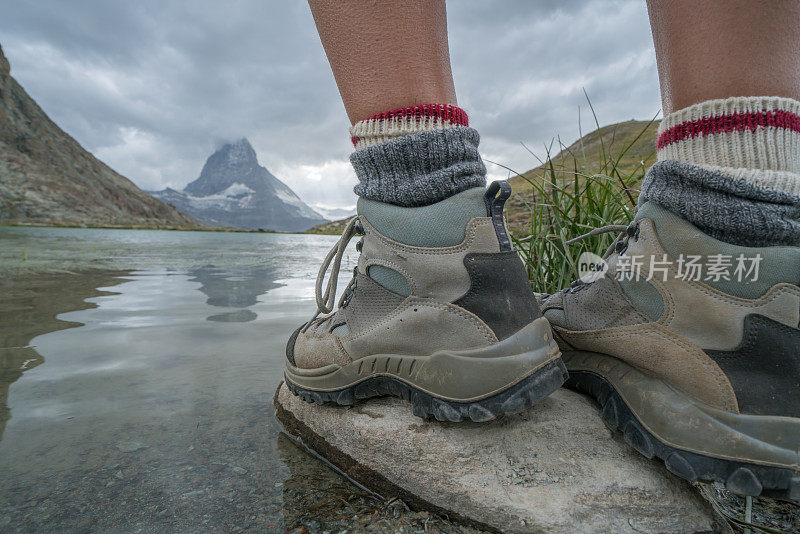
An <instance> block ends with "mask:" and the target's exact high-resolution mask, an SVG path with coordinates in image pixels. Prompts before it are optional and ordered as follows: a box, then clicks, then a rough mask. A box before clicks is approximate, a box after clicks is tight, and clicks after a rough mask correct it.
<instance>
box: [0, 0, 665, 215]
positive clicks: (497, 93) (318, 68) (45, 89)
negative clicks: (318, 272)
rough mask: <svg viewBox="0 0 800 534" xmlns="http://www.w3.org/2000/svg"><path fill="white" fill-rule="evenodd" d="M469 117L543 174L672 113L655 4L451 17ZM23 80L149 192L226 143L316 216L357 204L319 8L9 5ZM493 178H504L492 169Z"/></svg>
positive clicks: (3, 39) (519, 4)
mask: <svg viewBox="0 0 800 534" xmlns="http://www.w3.org/2000/svg"><path fill="white" fill-rule="evenodd" d="M448 19H449V32H450V48H451V54H452V60H453V72H454V77H455V81H456V90H457V92H458V97H459V104H460V105H461V106H462V107H463V108H465V109H466V110H467V112H468V113H469V116H470V123H471V124H472V125H473V126H475V127H476V128H477V129H478V130H479V131H480V133H481V135H482V139H483V140H482V144H481V148H482V152H483V155H484V158H485V159H487V160H492V161H498V162H502V163H503V164H505V165H508V166H510V167H512V168H514V169H517V170H527V169H529V168H531V167H534V166H535V165H536V161H535V159H534V158H533V157H532V156H531V155H530V154H529V153H528V152H527V151H525V149H524V148H523V147H522V146H521V145H520V142H524V143H525V144H526V145H527V146H528V147H530V148H532V149H533V150H534V151H535V152H537V153H539V154H542V153H543V149H542V145H543V144H544V143H547V142H549V141H550V139H552V138H553V137H554V136H556V135H560V136H561V138H562V139H563V140H565V142H572V141H574V140H575V139H576V138H577V136H578V108H579V107H581V108H582V115H581V116H582V124H583V128H584V131H588V130H590V129H591V124H590V121H591V117H590V115H589V113H588V108H587V106H586V101H585V99H584V96H583V89H584V88H585V89H586V91H587V92H588V94H589V96H590V98H591V99H592V103H593V105H594V107H595V110H596V111H597V113H598V115H599V119H600V122H601V124H608V123H611V122H617V121H621V120H626V119H630V118H638V119H643V118H648V119H649V118H651V117H652V116H653V115H654V114H655V113H656V112H657V111H658V109H659V106H660V101H659V95H658V80H657V77H656V70H655V55H654V52H653V48H652V43H651V41H650V30H649V27H648V22H647V12H646V10H645V7H644V2H641V1H638V0H632V1H619V2H612V1H602V0H585V1H577V0H572V1H570V0H568V1H541V2H539V1H536V2H534V1H524V0H520V1H498V2H489V1H478V0H461V1H453V2H450V3H449V4H448ZM0 44H2V45H3V48H4V50H5V53H6V56H7V57H8V58H9V61H10V62H11V73H12V75H13V76H14V77H15V78H16V79H17V80H18V81H19V82H20V83H21V84H22V85H23V86H24V87H25V89H26V90H27V91H28V93H30V94H31V96H33V98H34V99H36V100H37V102H38V103H39V104H40V105H41V106H42V107H43V108H44V110H45V111H46V112H47V113H48V114H49V115H50V117H51V118H53V119H54V120H55V121H56V122H57V123H58V124H59V125H60V126H61V127H62V128H63V129H64V130H66V131H67V132H68V133H69V134H71V135H72V136H73V137H75V138H76V139H77V140H78V141H79V142H80V143H81V144H83V146H84V147H86V148H87V149H88V150H90V151H91V152H93V153H94V154H95V155H97V156H98V157H99V158H101V159H102V160H103V161H105V162H106V163H108V164H109V165H111V167H113V168H114V169H115V170H117V171H118V172H120V173H122V174H123V175H125V176H127V177H128V178H130V179H131V180H133V181H134V182H135V183H136V184H137V185H138V186H140V187H141V188H143V189H161V188H163V187H166V186H171V187H175V188H182V187H183V186H185V185H186V184H187V183H188V182H189V181H191V180H193V179H195V178H196V177H197V176H198V175H199V173H200V169H201V167H202V165H203V163H204V162H205V159H206V158H207V157H208V156H209V155H210V154H211V152H212V151H213V150H214V148H216V147H217V146H218V145H219V144H221V143H222V142H223V141H225V140H230V139H235V138H239V137H243V136H245V137H248V138H249V139H250V141H251V142H252V143H253V146H254V148H255V149H256V151H257V152H258V155H259V160H260V161H261V163H262V164H263V165H265V166H266V167H267V168H268V169H270V171H272V172H273V173H274V174H275V175H276V176H278V178H281V179H282V180H284V181H285V182H286V183H287V184H289V186H291V187H292V188H293V189H294V190H295V191H296V192H297V193H298V194H299V195H300V196H301V197H302V198H303V199H304V200H306V201H307V202H308V203H309V204H311V205H324V206H329V207H333V206H336V207H344V206H350V205H353V204H354V203H355V197H354V195H353V193H352V185H353V184H354V182H355V177H354V175H353V173H352V171H351V169H350V167H349V163H348V160H347V158H348V155H349V153H350V151H351V148H352V146H351V145H350V141H349V135H348V133H347V128H348V126H349V123H348V121H347V118H346V116H345V113H344V108H343V106H342V104H341V101H340V100H339V95H338V92H337V90H336V85H335V83H334V80H333V76H332V75H331V74H330V70H329V68H328V65H327V62H326V60H325V55H324V52H323V50H322V46H321V45H320V43H319V39H318V38H317V35H316V30H315V28H314V23H313V20H312V18H311V15H310V13H309V10H308V6H307V5H306V3H305V2H303V1H300V0H285V1H282V2H277V1H272V2H267V1H264V0H234V1H230V2H218V1H206V0H203V1H196V0H193V1H191V2H177V1H163V0H162V1H154V0H137V1H136V2H120V1H114V2H109V1H107V0H80V1H71V2H62V1H57V0H32V1H22V0H7V1H4V2H2V3H0ZM487 166H488V167H489V172H490V176H491V177H493V178H500V177H505V175H506V172H505V171H504V170H502V169H501V168H499V167H496V166H493V165H491V164H487Z"/></svg>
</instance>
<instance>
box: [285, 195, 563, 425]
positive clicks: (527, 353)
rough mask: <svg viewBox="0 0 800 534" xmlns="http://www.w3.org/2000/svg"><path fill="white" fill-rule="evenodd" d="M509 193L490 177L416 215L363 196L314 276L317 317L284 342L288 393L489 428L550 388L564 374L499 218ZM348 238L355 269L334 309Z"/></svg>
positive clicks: (417, 210) (555, 386)
mask: <svg viewBox="0 0 800 534" xmlns="http://www.w3.org/2000/svg"><path fill="white" fill-rule="evenodd" d="M510 192H511V188H510V186H509V185H508V183H507V182H503V183H498V182H495V183H493V184H492V186H490V188H489V189H488V190H484V189H483V188H475V189H470V190H467V191H464V192H462V193H459V194H457V195H455V196H453V197H451V198H449V199H446V200H443V201H441V202H438V203H436V204H433V205H430V206H423V207H417V208H404V207H398V206H393V205H389V204H383V203H379V202H375V201H370V200H364V199H360V200H359V202H358V216H357V217H355V218H354V219H352V220H351V221H350V222H349V223H348V225H347V227H346V228H345V230H344V233H343V234H342V237H341V239H340V241H339V243H338V244H337V245H335V246H334V247H333V249H332V250H331V252H330V253H329V254H328V257H327V258H326V260H325V262H324V263H323V266H322V268H321V269H320V274H319V277H318V278H317V286H316V296H317V306H318V312H317V314H318V315H319V314H326V315H323V316H321V317H317V316H315V318H313V319H312V320H311V321H309V322H308V323H306V324H305V325H303V326H302V327H301V328H298V329H297V330H296V331H295V332H294V334H292V337H291V338H290V340H289V343H288V345H287V347H286V372H285V379H286V385H287V386H288V388H289V390H290V391H291V392H292V393H294V394H295V395H299V396H300V397H301V398H303V399H304V400H306V401H309V402H317V403H325V402H334V403H337V404H342V405H350V404H353V403H355V402H356V401H358V400H359V399H366V398H369V397H375V396H381V395H394V396H398V397H402V398H404V399H406V400H408V401H410V402H411V405H412V409H413V413H414V414H415V415H417V416H420V417H428V416H433V417H435V418H436V419H438V420H440V421H461V420H463V419H470V420H472V421H488V420H491V419H494V418H495V417H497V416H499V415H501V414H510V413H515V412H519V411H521V410H523V409H525V408H526V407H528V406H530V405H531V404H533V403H534V402H536V401H538V400H539V399H541V398H543V397H545V396H547V395H549V394H550V393H552V392H553V391H555V390H556V389H558V388H559V387H560V386H561V384H563V382H564V380H565V379H566V376H567V375H566V370H565V367H564V364H563V362H562V361H561V357H560V352H559V350H558V346H557V345H556V343H555V341H554V340H553V337H552V333H551V330H550V325H549V323H548V322H547V319H545V318H544V317H543V316H542V314H541V311H540V310H539V306H538V304H537V302H536V298H535V296H534V294H533V292H532V291H531V287H530V283H529V281H528V278H527V273H526V270H525V267H524V266H523V264H522V261H521V260H520V258H519V256H518V255H517V253H516V252H515V251H514V250H513V248H512V246H511V241H510V239H509V236H508V233H507V230H506V227H505V222H504V219H503V214H502V210H503V204H504V202H505V200H506V199H507V198H508V195H509V194H510ZM498 193H499V194H498ZM476 214H477V215H478V216H476ZM355 235H362V236H363V237H362V238H361V240H360V242H359V243H357V246H356V248H357V250H359V251H360V252H361V255H360V257H359V260H358V267H357V268H356V270H355V274H354V277H353V279H352V281H351V282H350V284H349V285H348V287H347V289H346V290H345V291H344V294H343V295H342V298H341V300H340V302H339V308H338V309H337V310H336V311H333V309H332V308H333V304H334V302H335V300H334V299H335V293H336V277H337V274H338V271H339V265H340V262H341V258H342V254H343V253H344V250H345V248H346V246H347V243H348V241H350V239H351V238H352V237H353V236H355ZM331 264H332V266H333V267H332V269H331V270H332V272H331V274H330V280H329V282H328V285H327V287H326V289H325V291H324V292H323V290H322V285H323V278H324V276H325V273H326V271H327V270H328V267H329V266H331Z"/></svg>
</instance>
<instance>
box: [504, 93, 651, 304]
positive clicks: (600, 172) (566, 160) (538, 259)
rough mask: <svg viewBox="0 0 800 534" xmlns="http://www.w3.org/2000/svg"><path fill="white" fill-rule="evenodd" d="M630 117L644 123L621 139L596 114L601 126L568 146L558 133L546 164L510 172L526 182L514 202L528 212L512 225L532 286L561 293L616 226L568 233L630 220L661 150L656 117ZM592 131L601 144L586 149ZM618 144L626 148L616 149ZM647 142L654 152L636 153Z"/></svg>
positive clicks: (516, 181) (611, 237)
mask: <svg viewBox="0 0 800 534" xmlns="http://www.w3.org/2000/svg"><path fill="white" fill-rule="evenodd" d="M590 107H591V104H590ZM592 114H593V116H594V110H593V109H592ZM623 124H628V123H623ZM632 124H635V125H637V126H639V128H638V130H639V131H638V132H637V134H636V135H629V136H627V138H626V139H625V141H624V143H622V144H621V143H618V142H616V141H617V140H616V139H615V138H614V139H607V138H604V130H606V132H605V133H607V130H608V127H606V128H602V129H601V128H600V127H599V125H598V124H597V117H596V116H595V125H596V126H597V130H596V131H595V132H593V133H592V134H589V135H587V136H586V138H584V137H582V138H581V140H580V141H578V142H577V143H575V144H574V145H572V146H570V147H565V146H564V145H562V144H561V143H560V141H559V149H560V150H559V153H558V154H557V155H556V156H555V157H551V149H552V146H551V147H549V148H548V149H547V157H546V159H545V161H544V162H543V164H542V165H541V166H540V167H538V168H537V169H534V170H533V171H528V172H526V173H523V174H517V173H514V175H515V176H514V177H512V178H511V181H512V183H514V184H515V186H517V188H518V189H521V191H520V192H519V193H518V194H515V195H514V196H515V197H516V200H515V202H516V203H517V206H516V208H517V210H519V211H521V210H520V208H521V207H523V206H524V212H525V214H526V215H527V214H529V215H530V217H529V218H528V217H525V218H517V219H516V220H515V221H514V222H513V223H510V224H509V226H510V229H511V231H512V239H513V241H514V244H515V246H516V249H517V251H518V252H519V254H520V256H521V257H522V259H523V261H524V262H525V265H526V267H527V270H528V277H529V278H530V280H531V285H532V287H533V289H534V291H536V292H538V293H555V292H557V291H559V290H561V289H564V288H565V287H568V286H569V285H570V284H571V283H572V282H573V281H574V280H575V279H577V278H578V268H577V261H578V258H579V256H580V255H581V253H583V252H585V251H590V252H593V253H595V254H597V255H600V256H602V255H603V254H604V253H605V252H606V250H607V249H608V248H609V247H610V246H611V245H612V244H613V242H614V240H615V239H616V238H617V236H618V234H615V233H607V234H602V235H597V236H592V237H588V238H586V239H584V240H583V241H581V242H578V243H575V244H572V245H568V244H567V241H569V240H570V239H572V238H575V237H578V236H580V235H583V234H586V233H587V232H589V231H591V230H593V229H595V228H599V227H601V226H605V225H610V224H624V225H627V224H629V223H630V222H631V221H632V219H633V216H634V214H635V206H636V199H637V197H638V195H639V189H638V187H639V186H640V184H641V182H642V179H643V178H644V174H645V171H646V170H647V167H648V166H649V164H651V163H652V161H653V159H654V156H655V147H654V146H653V143H652V139H653V138H652V133H653V132H654V130H655V127H656V126H657V121H656V120H655V119H653V120H651V121H649V122H644V121H643V122H635V123H632ZM593 135H594V136H596V137H595V138H594V139H593V140H594V141H595V147H594V149H593V150H586V146H585V140H586V139H587V138H590V136H593ZM612 146H617V147H620V149H619V150H618V151H616V153H615V152H614V151H613V150H611V147H612ZM642 146H649V147H652V150H651V152H650V153H647V154H645V155H644V157H641V156H640V157H639V158H636V160H633V161H632V160H631V158H630V155H629V154H630V152H631V151H632V149H633V150H635V151H639V152H641V147H642ZM648 150H649V149H648ZM509 170H510V169H509ZM511 172H513V171H511ZM520 185H522V187H521V188H520V187H519V186H520ZM512 198H513V197H512ZM519 203H521V204H522V206H519Z"/></svg>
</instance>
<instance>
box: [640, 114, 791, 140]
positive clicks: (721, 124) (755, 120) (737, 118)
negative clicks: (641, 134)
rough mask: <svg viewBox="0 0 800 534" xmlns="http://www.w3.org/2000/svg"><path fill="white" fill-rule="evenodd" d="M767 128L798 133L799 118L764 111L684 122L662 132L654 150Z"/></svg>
mask: <svg viewBox="0 0 800 534" xmlns="http://www.w3.org/2000/svg"><path fill="white" fill-rule="evenodd" d="M767 127H774V128H785V129H787V130H792V131H793V132H798V133H800V116H798V115H796V114H794V113H790V112H788V111H782V110H775V111H766V110H764V111H758V112H751V113H732V114H730V115H719V116H717V117H708V118H704V119H698V120H696V121H691V122H684V123H681V124H678V125H677V126H673V127H672V128H670V129H668V130H665V131H664V132H662V133H661V135H659V136H658V140H657V141H656V148H658V149H662V148H664V147H665V146H667V145H670V144H672V143H677V142H678V141H683V140H684V139H689V138H692V137H700V136H704V135H713V134H719V133H727V132H746V131H755V130H758V129H759V128H767Z"/></svg>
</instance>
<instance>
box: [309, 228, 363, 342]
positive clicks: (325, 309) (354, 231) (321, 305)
mask: <svg viewBox="0 0 800 534" xmlns="http://www.w3.org/2000/svg"><path fill="white" fill-rule="evenodd" d="M356 235H364V227H363V226H362V224H361V220H360V219H359V218H358V217H357V216H356V217H353V218H352V219H350V220H349V221H348V222H347V224H346V225H345V227H344V230H343V231H342V235H341V237H340V238H339V240H338V241H337V242H336V244H335V245H333V247H332V248H331V250H330V251H329V252H328V254H327V256H325V260H324V261H323V262H322V265H321V266H320V268H319V273H318V274H317V282H316V284H315V286H314V297H315V298H316V301H317V311H316V312H315V313H314V316H313V317H311V319H309V321H308V322H307V323H306V324H305V325H304V326H303V328H302V329H301V330H300V331H301V332H305V331H306V330H308V328H309V327H310V326H311V324H312V323H314V321H316V320H317V319H318V318H319V316H320V315H322V314H328V313H331V312H332V311H333V308H334V305H335V304H336V286H337V285H338V283H339V271H340V270H341V268H342V256H343V255H344V253H345V250H347V245H348V243H350V240H351V239H353V236H356ZM359 245H360V243H359ZM356 248H357V250H358V251H359V252H360V251H361V246H358V247H356ZM329 269H330V271H331V273H330V275H329V277H328V284H327V285H325V291H323V290H322V286H323V284H324V282H325V275H326V274H327V272H328V270H329ZM357 276H358V267H356V268H355V269H354V270H353V279H352V280H350V283H349V284H347V287H346V288H345V291H344V293H343V294H342V298H341V300H340V301H339V306H346V305H347V303H348V302H349V301H350V298H352V292H353V289H355V284H356V278H357ZM326 318H327V317H326Z"/></svg>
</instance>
